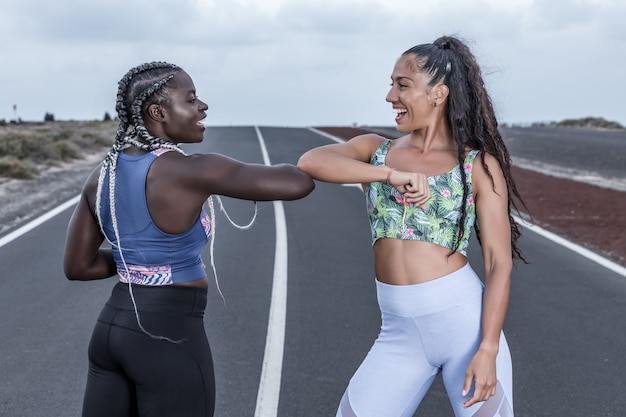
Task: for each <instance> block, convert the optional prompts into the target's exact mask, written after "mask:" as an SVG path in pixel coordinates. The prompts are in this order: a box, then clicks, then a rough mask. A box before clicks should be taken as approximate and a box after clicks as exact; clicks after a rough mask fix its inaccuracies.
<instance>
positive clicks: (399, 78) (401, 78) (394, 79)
mask: <svg viewBox="0 0 626 417" xmlns="http://www.w3.org/2000/svg"><path fill="white" fill-rule="evenodd" d="M402 80H408V81H413V80H412V79H411V78H409V77H405V76H402V75H400V76H397V77H395V78H394V77H391V81H396V82H397V81H402Z"/></svg>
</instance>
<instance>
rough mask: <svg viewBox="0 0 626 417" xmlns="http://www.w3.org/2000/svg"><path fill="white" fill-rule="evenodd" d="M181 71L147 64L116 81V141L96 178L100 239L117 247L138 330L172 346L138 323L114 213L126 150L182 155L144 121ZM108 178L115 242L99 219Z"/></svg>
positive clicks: (163, 337)
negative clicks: (118, 173) (168, 151)
mask: <svg viewBox="0 0 626 417" xmlns="http://www.w3.org/2000/svg"><path fill="white" fill-rule="evenodd" d="M181 71H182V69H181V68H180V67H178V66H176V65H173V64H168V63H166V62H150V63H146V64H142V65H139V66H137V67H135V68H132V69H131V70H129V71H128V72H127V73H126V75H124V77H123V78H122V79H121V80H120V81H119V83H118V89H117V99H116V103H115V110H116V112H117V115H118V118H119V125H118V128H117V132H116V135H115V141H114V143H113V146H112V147H111V149H110V150H109V151H108V152H107V154H106V156H105V158H104V161H103V163H102V167H101V168H100V176H99V177H98V188H97V191H96V204H95V211H96V217H97V219H98V224H99V225H100V230H101V232H102V235H103V236H104V237H105V238H106V240H107V241H108V242H109V243H110V244H111V246H113V247H117V248H118V251H119V254H120V258H121V260H122V263H123V265H124V268H125V269H126V275H127V278H126V279H127V281H128V287H129V292H130V296H131V300H132V302H133V307H134V310H135V316H136V318H137V324H138V325H139V327H140V328H141V330H142V331H143V332H144V333H145V334H147V335H148V336H150V337H153V338H156V339H162V340H167V341H169V342H172V343H178V342H180V341H176V340H172V339H170V338H168V337H165V336H158V335H153V334H152V333H150V332H148V331H147V330H146V329H145V328H144V327H143V325H142V324H141V320H140V319H139V311H138V309H137V304H136V302H135V297H134V295H133V290H132V285H131V278H130V273H129V270H128V266H127V265H126V260H125V259H124V255H123V252H122V246H121V244H120V232H119V228H118V222H117V215H116V210H115V182H116V181H115V178H116V175H115V172H116V167H117V159H118V156H119V154H120V153H121V152H122V150H124V149H125V148H127V147H130V146H136V147H138V148H140V149H143V150H145V151H147V152H150V151H153V150H156V149H159V148H167V149H171V150H174V151H177V152H180V153H182V154H185V152H184V151H183V150H182V149H181V148H180V147H179V146H178V145H176V144H174V143H172V142H170V141H168V140H165V139H163V138H160V137H155V136H152V135H151V134H150V133H149V132H148V130H147V129H146V126H145V125H144V121H143V114H144V113H145V111H146V110H147V108H148V107H149V106H150V105H152V104H166V103H167V101H168V97H169V92H170V88H169V86H168V82H169V81H171V79H172V78H174V76H175V75H176V74H178V73H179V72H181ZM107 174H108V175H109V210H110V212H111V222H112V226H113V232H114V234H115V236H114V238H113V239H111V238H110V237H108V236H107V234H106V232H105V230H104V227H103V222H102V217H101V205H102V202H101V201H102V199H101V196H102V189H103V186H104V182H105V178H106V175H107Z"/></svg>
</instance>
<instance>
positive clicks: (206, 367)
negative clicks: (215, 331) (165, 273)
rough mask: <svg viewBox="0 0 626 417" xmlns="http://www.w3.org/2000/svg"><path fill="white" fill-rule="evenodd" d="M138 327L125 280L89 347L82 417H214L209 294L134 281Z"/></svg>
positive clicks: (114, 295)
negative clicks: (207, 317)
mask: <svg viewBox="0 0 626 417" xmlns="http://www.w3.org/2000/svg"><path fill="white" fill-rule="evenodd" d="M132 289H133V294H134V297H135V301H136V303H137V308H138V310H139V318H140V320H141V324H142V325H143V327H144V329H146V330H147V331H148V332H150V333H152V334H154V335H158V336H166V337H168V338H170V339H173V340H177V341H178V340H180V342H178V343H172V342H169V341H166V340H158V339H154V338H152V337H150V336H148V335H146V334H145V333H144V332H143V331H142V330H141V329H140V328H139V326H138V324H137V318H136V317H135V311H134V309H133V304H132V301H131V298H130V294H129V290H128V284H123V283H118V284H117V285H115V287H114V288H113V292H112V294H111V298H110V299H109V301H108V302H107V303H106V305H105V306H104V308H103V309H102V312H101V313H100V317H99V318H98V322H97V323H96V326H95V329H94V331H93V335H92V337H91V342H90V344H89V374H88V377H87V388H86V390H85V399H84V402H83V417H105V416H106V417H112V416H115V417H139V416H141V417H147V416H149V417H160V416H163V417H165V416H167V417H172V416H185V417H207V416H208V417H210V416H213V411H214V407H215V379H214V374H213V360H212V358H211V350H210V348H209V342H208V340H207V337H206V333H205V331H204V322H203V316H204V309H205V307H206V301H207V291H206V290H204V289H200V288H190V287H172V286H165V287H145V286H138V285H133V288H132Z"/></svg>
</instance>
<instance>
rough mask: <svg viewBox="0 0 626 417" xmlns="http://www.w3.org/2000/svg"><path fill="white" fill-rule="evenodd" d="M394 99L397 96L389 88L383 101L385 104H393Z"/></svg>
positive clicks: (392, 89)
mask: <svg viewBox="0 0 626 417" xmlns="http://www.w3.org/2000/svg"><path fill="white" fill-rule="evenodd" d="M396 97H397V94H396V93H395V90H394V88H393V87H391V88H390V89H389V92H388V93H387V96H386V97H385V101H386V102H387V103H393V102H394V101H396Z"/></svg>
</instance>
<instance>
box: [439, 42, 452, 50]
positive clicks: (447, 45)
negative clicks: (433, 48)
mask: <svg viewBox="0 0 626 417" xmlns="http://www.w3.org/2000/svg"><path fill="white" fill-rule="evenodd" d="M437 46H439V49H450V41H447V40H445V41H443V42H442V43H441V45H437Z"/></svg>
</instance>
